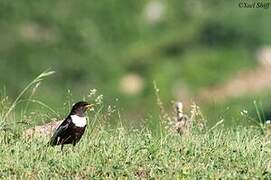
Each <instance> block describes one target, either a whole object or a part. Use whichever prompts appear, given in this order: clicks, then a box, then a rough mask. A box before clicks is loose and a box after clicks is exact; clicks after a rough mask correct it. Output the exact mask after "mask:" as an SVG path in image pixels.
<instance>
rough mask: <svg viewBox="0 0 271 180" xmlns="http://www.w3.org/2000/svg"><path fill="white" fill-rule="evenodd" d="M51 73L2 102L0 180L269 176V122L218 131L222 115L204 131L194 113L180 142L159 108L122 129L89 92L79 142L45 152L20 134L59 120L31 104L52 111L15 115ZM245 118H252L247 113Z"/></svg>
mask: <svg viewBox="0 0 271 180" xmlns="http://www.w3.org/2000/svg"><path fill="white" fill-rule="evenodd" d="M52 73H53V72H51V71H46V72H44V73H42V74H41V75H39V76H38V77H37V78H35V79H34V80H33V81H32V82H31V83H29V85H28V86H27V87H26V88H25V89H24V90H23V91H22V92H21V93H20V95H19V96H18V97H17V98H16V100H15V101H14V102H13V103H8V102H9V100H8V98H7V97H3V98H1V99H0V100H1V101H0V102H1V103H0V107H1V108H0V120H1V121H0V143H1V146H0V159H1V161H0V177H1V178H3V179H7V178H11V179H14V178H18V179H20V178H21V179H48V178H49V179H50V178H57V179H62V178H65V179H66V178H67V179H75V178H98V179H100V178H102V179H104V178H110V179H111V178H120V179H126V178H144V179H145V178H147V179H149V178H166V179H168V178H170V179H171V178H181V179H182V178H189V179H191V178H192V179H196V178H204V179H205V178H211V179H213V178H215V179H218V178H248V179H250V178H267V179H268V178H270V177H271V173H270V172H271V167H270V161H271V160H270V156H269V154H270V153H271V152H270V149H271V147H270V140H269V139H270V130H271V128H270V127H269V125H268V124H266V125H262V124H258V123H254V124H255V125H254V126H247V127H243V126H238V127H235V128H231V129H229V128H221V127H223V125H224V121H225V122H227V120H228V119H227V117H226V116H224V114H222V115H221V116H220V117H219V118H221V119H218V120H220V123H217V124H216V125H214V126H210V127H209V128H208V127H206V126H201V124H205V121H204V120H205V119H204V118H203V117H202V116H201V112H200V111H199V109H198V110H197V111H193V112H194V113H192V111H191V119H192V128H191V129H190V131H188V132H187V133H185V134H183V135H182V136H180V135H179V134H178V133H176V131H175V130H174V128H173V127H174V125H172V123H173V122H174V118H173V117H172V118H170V122H169V121H168V117H170V116H169V115H168V114H167V112H165V111H164V110H163V111H161V112H160V113H157V112H156V114H152V115H150V118H149V119H145V120H144V121H143V122H142V123H140V124H141V128H134V127H133V126H132V127H131V126H130V124H126V123H125V122H127V120H126V119H123V118H122V116H121V113H120V111H119V107H115V106H110V107H111V108H109V106H107V105H106V104H104V103H103V102H102V96H101V95H98V94H97V92H96V91H95V90H92V91H91V92H90V93H89V95H88V98H92V99H93V101H94V102H96V104H97V108H96V110H95V112H90V113H89V114H88V116H89V118H90V119H89V125H88V127H87V131H86V133H85V134H84V136H83V138H82V140H81V141H80V143H79V144H78V145H77V146H76V147H74V148H73V147H72V146H69V145H66V146H65V147H64V151H63V152H61V150H60V147H50V146H48V142H49V138H50V137H45V136H44V135H41V136H38V135H40V134H36V135H34V136H29V135H27V134H26V132H25V129H26V128H28V127H30V126H33V125H35V124H37V123H40V121H41V120H40V119H45V117H46V118H49V117H64V116H65V115H64V114H63V115H59V113H58V112H57V111H56V110H54V109H52V108H51V107H49V106H47V105H46V104H44V103H42V102H38V101H36V102H35V103H39V104H40V105H41V107H42V108H46V109H49V110H50V112H51V113H48V114H43V113H41V112H40V111H39V110H40V109H38V111H37V112H33V111H32V110H33V109H31V110H28V111H31V112H32V113H30V115H32V116H28V113H27V112H28V111H25V110H22V111H21V113H15V111H16V110H17V109H16V108H17V106H18V105H20V102H22V101H23V99H22V98H23V96H24V95H25V93H27V91H28V90H31V89H30V88H31V87H32V86H33V87H34V89H32V91H31V93H30V96H29V98H28V99H27V100H28V101H26V105H24V107H25V109H26V108H28V104H27V102H31V101H33V100H34V99H33V95H34V92H35V91H36V88H37V84H39V83H40V82H41V80H42V79H43V78H45V77H47V76H49V75H51V74H52ZM156 91H157V89H156ZM157 93H158V91H157ZM156 95H157V97H156V98H157V101H158V106H159V108H163V107H161V106H162V105H161V104H160V103H159V94H156ZM69 103H70V102H68V103H67V108H70V105H69ZM194 110H195V109H194ZM17 111H18V110H17ZM62 113H64V111H63V112H62ZM62 113H61V114H62ZM16 114H21V116H20V117H16ZM259 114H261V112H259ZM189 115H190V114H189ZM192 117H193V118H192ZM243 120H244V121H251V118H250V117H249V116H248V115H247V114H245V115H244V116H243ZM129 126H130V127H129Z"/></svg>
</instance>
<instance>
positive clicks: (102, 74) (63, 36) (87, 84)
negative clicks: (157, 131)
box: [0, 0, 271, 120]
mask: <svg viewBox="0 0 271 180" xmlns="http://www.w3.org/2000/svg"><path fill="white" fill-rule="evenodd" d="M154 2H158V3H159V2H160V1H154ZM150 6H151V5H150V2H149V1H145V0H137V1H134V0H125V1H121V0H117V1H114V2H112V1H109V0H101V1H99V2H96V1H95V2H94V1H84V0H78V1H66V0H59V1H57V2H55V1H50V0H49V1H44V2H37V1H36V0H28V1H24V0H14V1H12V2H10V1H8V0H2V1H1V2H0V39H1V42H0V72H1V74H2V75H1V76H0V87H1V92H2V91H4V93H6V94H7V95H9V97H10V99H15V97H16V96H17V94H18V92H20V91H21V89H22V88H23V87H24V86H25V84H27V83H28V82H29V80H30V79H32V77H34V76H36V75H37V74H39V73H40V72H42V71H44V70H45V69H47V68H51V69H52V70H54V71H56V72H57V73H56V74H55V75H54V76H52V78H50V79H48V81H47V82H46V84H41V86H40V88H39V91H37V93H36V96H35V97H37V99H38V100H41V101H42V102H45V103H46V104H50V106H51V107H53V108H55V109H56V108H58V107H61V106H62V102H63V101H66V97H67V90H70V92H71V93H72V94H73V96H72V97H73V98H74V99H73V100H74V101H76V100H81V99H82V94H87V93H88V90H89V89H93V88H97V89H98V90H100V91H101V93H102V94H104V95H105V96H104V97H105V98H104V100H105V101H106V102H108V103H110V104H112V103H114V101H115V99H116V98H118V100H119V101H118V104H119V105H121V106H122V107H125V109H124V111H125V113H127V114H128V115H130V118H132V115H133V114H135V113H137V112H141V114H142V117H146V116H147V115H148V113H149V111H155V106H154V105H153V104H152V103H151V102H154V101H153V86H152V82H153V81H156V82H157V85H158V87H159V88H160V89H161V98H162V99H163V100H164V101H165V102H170V101H171V100H173V99H174V100H175V99H176V98H180V97H178V96H176V94H174V93H173V92H175V88H176V87H185V88H187V89H188V91H189V92H191V94H190V95H191V96H193V95H195V94H197V92H198V91H199V90H200V89H202V88H204V87H210V86H215V85H217V84H221V83H223V82H224V81H226V80H227V79H229V78H232V77H234V75H236V74H237V73H238V72H239V71H240V70H243V69H249V68H251V67H253V66H254V65H255V64H257V62H256V58H255V53H256V51H257V49H258V48H259V47H261V46H264V45H268V44H269V43H270V42H271V38H270V37H271V34H270V32H271V31H270V28H271V27H270V26H271V25H270V23H267V22H268V21H269V18H270V11H269V10H264V9H240V8H238V2H237V1H220V2H217V1H214V0H200V1H197V2H194V1H193V2H192V1H184V0H172V1H170V2H164V1H161V2H160V9H162V10H161V11H162V12H161V15H160V16H159V17H158V20H150V19H148V16H147V14H148V13H150V11H151V10H150V9H148V7H150ZM158 6H159V4H158ZM158 9H159V8H158ZM221 12H223V13H221ZM158 14H159V13H158ZM159 18H160V19H159ZM152 21H154V22H152ZM129 73H136V74H138V75H139V76H140V77H142V79H143V81H144V87H143V89H142V90H141V91H140V92H139V93H138V94H135V95H127V94H124V93H122V91H120V87H119V84H120V80H121V78H122V77H125V76H126V75H127V74H129ZM177 90H178V89H177ZM142 104H145V105H146V106H147V107H148V112H145V108H144V109H143V108H142ZM167 104H168V106H169V103H167ZM240 104H242V102H240ZM30 106H33V105H30ZM204 106H208V104H204ZM206 113H212V112H210V111H208V112H206ZM135 120H136V119H135Z"/></svg>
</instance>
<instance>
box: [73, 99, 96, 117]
mask: <svg viewBox="0 0 271 180" xmlns="http://www.w3.org/2000/svg"><path fill="white" fill-rule="evenodd" d="M92 107H94V104H89V103H87V102H85V101H80V102H77V103H75V104H74V105H73V106H72V110H71V113H70V114H72V115H78V116H81V117H82V116H84V113H85V112H86V111H87V110H88V109H90V108H92Z"/></svg>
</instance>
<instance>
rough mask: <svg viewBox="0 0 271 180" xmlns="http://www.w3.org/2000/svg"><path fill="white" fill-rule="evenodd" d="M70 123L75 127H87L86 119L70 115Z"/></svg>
mask: <svg viewBox="0 0 271 180" xmlns="http://www.w3.org/2000/svg"><path fill="white" fill-rule="evenodd" d="M71 118H72V122H73V124H75V126H77V127H85V126H86V125H87V119H86V117H80V116H77V115H71Z"/></svg>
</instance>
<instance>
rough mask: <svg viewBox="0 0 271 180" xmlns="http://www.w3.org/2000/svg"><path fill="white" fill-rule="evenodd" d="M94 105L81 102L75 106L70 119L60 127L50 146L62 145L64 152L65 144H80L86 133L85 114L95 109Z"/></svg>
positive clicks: (69, 116)
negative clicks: (92, 108) (90, 109)
mask: <svg viewBox="0 0 271 180" xmlns="http://www.w3.org/2000/svg"><path fill="white" fill-rule="evenodd" d="M93 106H94V105H93V104H89V103H87V102H84V101H81V102H78V103H76V104H75V105H73V107H72V110H71V112H70V114H69V115H68V117H67V118H66V119H65V120H64V121H63V122H62V123H61V124H60V125H59V127H58V128H57V129H56V131H55V132H54V134H53V136H52V137H51V140H50V145H52V146H55V145H61V150H63V146H64V144H73V146H75V145H76V143H78V141H79V140H80V139H81V137H82V135H83V134H84V132H85V129H86V126H87V120H86V117H85V112H86V110H87V109H89V108H91V107H93Z"/></svg>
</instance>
